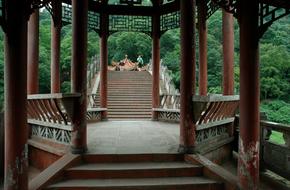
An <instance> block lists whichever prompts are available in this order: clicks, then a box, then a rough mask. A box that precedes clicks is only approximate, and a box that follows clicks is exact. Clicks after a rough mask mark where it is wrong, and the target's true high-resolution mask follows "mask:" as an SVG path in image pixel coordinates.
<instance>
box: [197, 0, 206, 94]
mask: <svg viewBox="0 0 290 190" xmlns="http://www.w3.org/2000/svg"><path fill="white" fill-rule="evenodd" d="M206 9H207V7H206V1H199V4H198V34H199V80H198V81H199V85H198V86H199V95H202V96H206V94H207V26H206Z"/></svg>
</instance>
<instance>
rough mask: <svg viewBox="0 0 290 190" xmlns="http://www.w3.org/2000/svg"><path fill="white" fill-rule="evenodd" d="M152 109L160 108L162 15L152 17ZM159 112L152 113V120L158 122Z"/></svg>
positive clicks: (156, 14)
mask: <svg viewBox="0 0 290 190" xmlns="http://www.w3.org/2000/svg"><path fill="white" fill-rule="evenodd" d="M152 40H153V42H152V66H153V67H152V108H159V80H160V79H159V70H160V15H159V14H158V13H155V14H154V15H153V17H152ZM157 117H158V115H157V112H155V111H153V112H152V120H157Z"/></svg>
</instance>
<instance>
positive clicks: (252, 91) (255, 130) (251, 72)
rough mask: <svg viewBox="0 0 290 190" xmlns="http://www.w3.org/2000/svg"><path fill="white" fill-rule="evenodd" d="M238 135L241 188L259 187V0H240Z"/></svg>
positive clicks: (254, 189) (253, 189)
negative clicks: (249, 1) (249, 0)
mask: <svg viewBox="0 0 290 190" xmlns="http://www.w3.org/2000/svg"><path fill="white" fill-rule="evenodd" d="M238 8H239V15H238V16H239V24H240V139H239V161H238V177H239V183H240V185H241V187H242V189H252V190H257V189H259V125H260V114H259V105H260V93H259V92H260V88H259V87H260V86H259V62H258V59H259V56H258V54H259V51H258V43H259V37H258V36H259V35H258V13H259V1H258V0H253V1H251V3H248V2H247V1H240V3H239V7H238Z"/></svg>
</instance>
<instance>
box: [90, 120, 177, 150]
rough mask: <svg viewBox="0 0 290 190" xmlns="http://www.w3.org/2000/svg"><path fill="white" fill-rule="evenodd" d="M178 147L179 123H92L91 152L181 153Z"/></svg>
mask: <svg viewBox="0 0 290 190" xmlns="http://www.w3.org/2000/svg"><path fill="white" fill-rule="evenodd" d="M178 146H179V125H178V124H177V123H164V122H156V121H149V120H147V121H106V122H99V123H95V124H88V150H89V153H97V154H130V153H177V150H178Z"/></svg>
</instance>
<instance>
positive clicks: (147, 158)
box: [82, 154, 184, 163]
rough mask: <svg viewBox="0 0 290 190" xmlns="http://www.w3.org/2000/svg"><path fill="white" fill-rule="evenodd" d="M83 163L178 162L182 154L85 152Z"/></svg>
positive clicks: (182, 157)
mask: <svg viewBox="0 0 290 190" xmlns="http://www.w3.org/2000/svg"><path fill="white" fill-rule="evenodd" d="M82 159H83V162H84V163H128V162H130V163H135V162H138V163H140V162H180V161H184V155H183V154H85V155H83V157H82Z"/></svg>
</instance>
